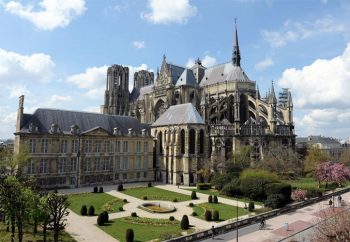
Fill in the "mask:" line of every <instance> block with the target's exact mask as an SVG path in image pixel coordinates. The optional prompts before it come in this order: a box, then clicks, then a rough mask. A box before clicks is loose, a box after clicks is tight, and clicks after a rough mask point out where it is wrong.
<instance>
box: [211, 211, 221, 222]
mask: <svg viewBox="0 0 350 242" xmlns="http://www.w3.org/2000/svg"><path fill="white" fill-rule="evenodd" d="M212 215H213V221H219V218H220V217H219V211H217V210H214V212H213V213H212Z"/></svg>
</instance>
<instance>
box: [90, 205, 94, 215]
mask: <svg viewBox="0 0 350 242" xmlns="http://www.w3.org/2000/svg"><path fill="white" fill-rule="evenodd" d="M94 215H95V208H94V206H92V205H91V206H90V207H89V216H94Z"/></svg>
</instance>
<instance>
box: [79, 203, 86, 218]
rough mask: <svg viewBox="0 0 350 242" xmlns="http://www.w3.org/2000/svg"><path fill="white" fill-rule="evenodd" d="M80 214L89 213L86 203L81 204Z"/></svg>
mask: <svg viewBox="0 0 350 242" xmlns="http://www.w3.org/2000/svg"><path fill="white" fill-rule="evenodd" d="M80 214H81V215H82V216H86V215H87V207H86V205H83V206H81V209H80Z"/></svg>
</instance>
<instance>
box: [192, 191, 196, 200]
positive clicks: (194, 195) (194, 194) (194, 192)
mask: <svg viewBox="0 0 350 242" xmlns="http://www.w3.org/2000/svg"><path fill="white" fill-rule="evenodd" d="M191 198H192V199H197V194H196V191H192V193H191Z"/></svg>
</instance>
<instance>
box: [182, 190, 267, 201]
mask: <svg viewBox="0 0 350 242" xmlns="http://www.w3.org/2000/svg"><path fill="white" fill-rule="evenodd" d="M184 190H190V191H195V192H196V193H197V192H198V193H203V194H207V195H212V196H217V197H218V198H220V197H222V198H227V199H231V200H238V201H240V202H244V203H249V202H250V201H251V200H249V199H244V198H237V197H230V196H227V195H224V194H221V193H220V192H219V191H218V190H215V189H210V190H199V189H197V188H188V189H184ZM219 202H220V201H219ZM253 202H254V204H257V205H262V204H263V203H262V202H258V201H253Z"/></svg>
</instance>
